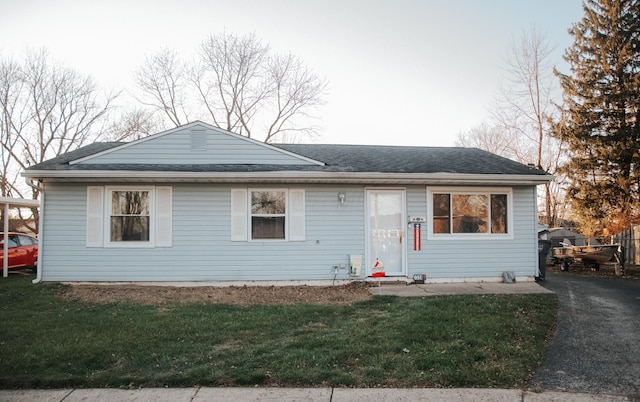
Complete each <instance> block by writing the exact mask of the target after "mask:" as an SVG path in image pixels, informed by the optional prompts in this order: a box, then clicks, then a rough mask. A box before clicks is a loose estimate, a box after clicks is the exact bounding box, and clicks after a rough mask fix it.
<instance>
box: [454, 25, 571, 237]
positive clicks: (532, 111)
mask: <svg viewBox="0 0 640 402" xmlns="http://www.w3.org/2000/svg"><path fill="white" fill-rule="evenodd" d="M551 52H552V49H551V48H550V46H549V45H548V42H547V40H546V38H545V36H544V35H543V34H542V33H540V32H539V31H538V30H537V29H536V28H535V27H534V28H531V30H529V31H525V32H523V34H522V36H521V37H520V39H519V41H513V42H512V43H511V45H510V47H509V49H508V52H507V58H506V66H507V68H506V73H507V74H506V78H507V80H506V82H505V84H504V86H503V88H502V89H501V92H500V94H499V96H498V98H497V100H496V103H495V104H494V105H493V106H492V107H491V115H492V121H493V123H492V126H491V127H493V129H492V132H493V133H495V134H496V136H497V137H498V138H496V139H494V140H493V142H494V143H501V144H505V146H504V149H498V150H497V151H498V152H496V153H498V154H500V155H503V156H506V157H509V158H512V159H515V160H517V161H519V162H522V163H527V164H528V163H533V164H535V166H536V167H537V168H539V169H542V170H544V171H546V172H549V173H551V174H556V173H557V171H558V166H559V163H560V159H561V158H562V155H563V153H562V144H561V143H560V142H559V141H557V140H556V139H555V138H554V137H553V136H552V135H551V134H552V130H553V119H554V118H556V119H557V117H556V116H555V114H556V112H557V110H558V109H557V106H556V104H555V103H554V98H556V96H559V95H560V94H559V85H558V81H557V80H556V79H555V77H554V75H553V66H552V65H551ZM484 134H486V133H484V130H483V129H482V127H480V128H477V129H476V130H475V131H474V130H472V131H470V132H469V133H466V134H461V136H460V138H464V137H465V136H467V137H472V138H475V140H476V141H480V140H481V138H482V136H483V135H484ZM465 141H466V142H467V143H468V142H469V141H470V139H469V138H466V140H465ZM484 145H491V144H487V143H486V141H485V143H484ZM482 148H484V146H482ZM494 152H495V151H494ZM561 181H562V180H560V181H556V182H554V183H549V184H546V185H545V188H544V198H543V200H544V201H543V202H544V209H545V212H544V215H545V218H546V223H547V224H549V225H550V226H553V225H555V224H556V222H557V218H558V215H557V214H558V213H559V209H558V208H557V207H558V204H559V203H561V202H562V199H563V192H562V189H561V188H560V182H561Z"/></svg>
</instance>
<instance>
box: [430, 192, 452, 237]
mask: <svg viewBox="0 0 640 402" xmlns="http://www.w3.org/2000/svg"><path fill="white" fill-rule="evenodd" d="M450 200H451V196H450V195H449V194H434V195H433V233H450V232H451V213H450V209H451V205H450Z"/></svg>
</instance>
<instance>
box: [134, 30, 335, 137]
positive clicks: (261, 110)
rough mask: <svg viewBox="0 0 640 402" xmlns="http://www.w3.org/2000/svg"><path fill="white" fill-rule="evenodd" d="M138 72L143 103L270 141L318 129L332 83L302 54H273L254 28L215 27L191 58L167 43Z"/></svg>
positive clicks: (178, 120) (179, 118) (173, 117)
mask: <svg viewBox="0 0 640 402" xmlns="http://www.w3.org/2000/svg"><path fill="white" fill-rule="evenodd" d="M137 79H138V85H139V86H140V89H141V90H142V91H143V93H144V94H145V95H146V98H145V100H144V103H145V104H147V105H151V106H152V107H153V108H154V109H155V110H157V111H161V112H162V113H163V114H164V115H165V116H166V117H167V118H168V120H169V121H170V123H171V124H173V125H174V126H178V125H181V124H184V123H186V122H188V121H190V119H191V118H198V117H201V118H203V119H206V120H210V121H211V122H212V123H213V124H214V125H215V126H217V127H220V128H223V129H225V130H228V131H232V132H235V133H238V134H241V135H245V136H247V137H256V136H259V137H262V139H263V141H265V142H272V141H276V140H283V139H284V138H286V137H287V136H294V135H295V134H300V133H302V134H314V133H316V132H317V130H318V128H317V127H316V126H314V125H313V124H311V123H310V122H312V121H313V120H314V119H315V115H314V112H315V111H316V109H317V108H318V107H319V106H320V105H322V104H323V100H322V98H323V95H324V92H325V90H326V88H327V82H326V80H325V79H322V78H320V77H319V76H318V75H317V74H315V73H314V72H313V71H312V70H310V69H308V68H307V67H306V66H305V65H304V63H303V62H302V61H301V60H300V59H299V58H297V57H295V56H294V55H291V54H287V55H273V54H272V53H271V50H270V48H269V46H267V45H265V44H263V43H262V42H261V41H260V40H259V39H258V38H257V37H256V36H255V35H253V34H252V35H248V36H236V35H233V34H229V33H222V34H219V35H212V36H210V37H208V38H207V39H206V40H205V41H204V42H203V43H202V44H201V45H200V47H199V49H198V52H197V56H196V60H195V61H194V62H193V63H192V64H191V65H188V64H186V63H182V62H179V61H178V59H177V56H176V53H175V52H172V51H169V50H164V51H162V52H160V53H159V54H158V55H157V56H154V57H151V58H148V59H147V60H146V62H145V65H144V66H143V67H142V68H140V69H139V70H138V73H137ZM187 99H189V100H190V102H187V101H186V100H187ZM186 110H190V111H191V112H190V113H189V114H187V113H186Z"/></svg>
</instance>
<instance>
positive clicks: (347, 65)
mask: <svg viewBox="0 0 640 402" xmlns="http://www.w3.org/2000/svg"><path fill="white" fill-rule="evenodd" d="M581 17H582V7H581V0H535V1H534V0H484V1H479V0H456V1H453V0H451V1H450V0H353V1H350V0H318V1H312V0H225V1H219V0H180V1H169V0H141V1H136V0H100V1H94V0H79V1H72V0H56V1H52V0H19V1H18V0H0V55H2V56H3V57H14V58H16V59H18V60H20V59H21V58H22V57H23V55H24V50H25V49H26V48H27V47H30V48H34V49H38V48H40V47H46V48H47V49H49V52H50V55H51V56H52V58H53V59H55V60H57V61H59V62H61V63H63V64H64V65H66V66H67V67H71V68H73V69H75V70H77V71H78V72H80V73H82V74H86V75H91V76H92V77H93V78H94V79H95V80H96V81H97V82H98V83H99V84H100V86H102V87H105V88H107V87H114V88H123V87H125V88H126V87H129V86H131V83H132V72H133V71H134V70H135V69H136V68H137V67H139V66H140V65H141V64H142V62H143V60H144V58H145V56H147V55H149V54H153V53H155V52H157V51H158V50H160V49H161V48H163V47H168V48H173V49H176V50H178V51H179V52H182V53H184V54H190V53H191V52H193V50H194V49H195V48H196V47H197V46H198V45H199V44H200V43H201V42H202V41H203V40H204V39H205V38H206V37H207V36H208V35H209V34H217V33H220V32H222V31H223V30H226V31H227V32H231V33H235V34H238V35H244V34H249V33H255V34H256V36H257V37H259V38H260V39H262V40H263V41H264V42H266V43H268V44H269V45H271V47H272V48H273V49H274V50H277V51H283V52H292V53H293V54H295V55H297V56H298V57H300V58H301V59H302V60H303V61H304V62H306V64H307V65H308V66H309V67H311V68H312V69H314V70H315V71H316V72H317V73H318V74H319V75H321V76H325V77H326V78H327V80H328V81H329V93H328V96H327V97H326V100H327V105H326V106H324V107H323V108H322V109H321V110H320V117H321V118H322V126H323V127H324V129H323V131H322V135H323V136H322V137H321V138H320V139H317V140H315V141H316V142H322V143H354V144H397V145H431V146H451V145H453V143H454V140H455V138H456V135H457V134H458V133H459V132H461V131H466V130H469V129H470V128H472V127H474V126H477V125H479V124H480V123H482V122H483V121H485V120H487V118H488V117H487V115H488V113H487V107H488V106H489V105H490V103H491V101H492V99H493V98H494V97H495V96H496V93H497V91H498V88H499V85H500V81H501V79H503V77H504V70H503V67H504V64H505V63H504V60H505V55H506V51H507V47H508V45H509V43H510V42H511V41H512V40H513V39H514V38H518V37H520V36H521V34H522V32H523V31H524V30H528V29H529V28H530V27H531V26H533V25H535V26H536V27H537V28H538V29H539V30H540V31H542V32H543V33H545V34H546V35H547V38H548V40H549V42H550V43H551V44H552V45H554V46H556V51H555V52H554V59H557V64H560V63H562V60H561V56H562V54H563V52H564V49H565V48H566V47H567V46H569V45H570V44H571V39H572V38H571V37H570V36H569V35H568V34H567V29H568V28H569V27H570V26H571V24H572V23H574V22H577V21H578V20H579V19H580V18H581Z"/></svg>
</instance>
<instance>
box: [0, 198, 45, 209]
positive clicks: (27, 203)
mask: <svg viewBox="0 0 640 402" xmlns="http://www.w3.org/2000/svg"><path fill="white" fill-rule="evenodd" d="M0 204H2V205H4V204H8V205H10V206H14V207H37V206H40V201H38V200H27V199H24V198H11V197H0Z"/></svg>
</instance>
